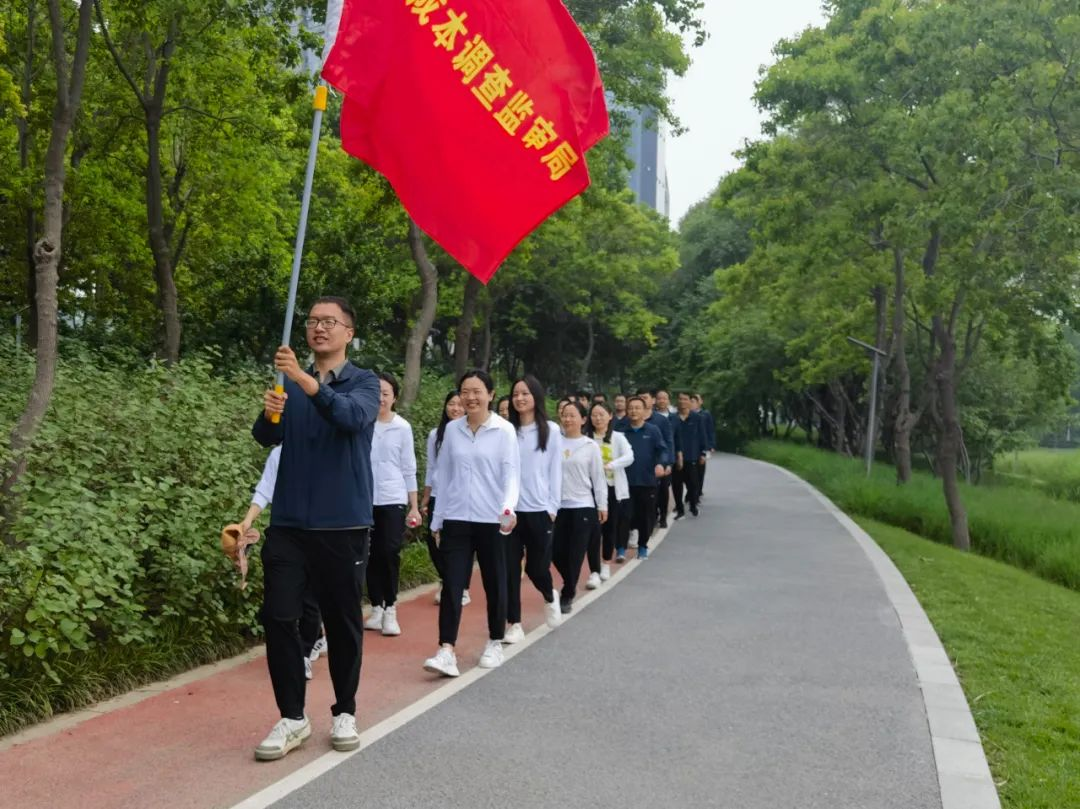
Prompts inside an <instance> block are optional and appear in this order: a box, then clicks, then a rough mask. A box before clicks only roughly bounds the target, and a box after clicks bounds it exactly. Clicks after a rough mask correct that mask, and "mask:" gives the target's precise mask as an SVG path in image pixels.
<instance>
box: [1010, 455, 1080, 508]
mask: <svg viewBox="0 0 1080 809" xmlns="http://www.w3.org/2000/svg"><path fill="white" fill-rule="evenodd" d="M993 479H994V481H995V482H999V483H1003V484H1006V485H1013V486H1025V487H1029V488H1034V489H1038V490H1039V491H1041V492H1043V493H1045V494H1048V495H1050V496H1051V497H1056V498H1058V499H1061V500H1072V501H1073V502H1076V503H1080V450H1076V449H1029V450H1023V451H1020V452H1010V453H1007V454H1005V455H1002V456H1000V457H999V458H997V460H995V461H994V471H993Z"/></svg>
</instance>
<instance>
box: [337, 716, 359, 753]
mask: <svg viewBox="0 0 1080 809" xmlns="http://www.w3.org/2000/svg"><path fill="white" fill-rule="evenodd" d="M330 744H332V745H333V746H334V749H335V750H337V751H338V752H339V753H348V752H349V751H350V750H355V749H356V748H357V747H359V746H360V734H359V733H357V732H356V717H355V716H353V715H352V714H351V713H339V714H338V715H337V716H335V717H334V725H333V727H332V728H331V729H330Z"/></svg>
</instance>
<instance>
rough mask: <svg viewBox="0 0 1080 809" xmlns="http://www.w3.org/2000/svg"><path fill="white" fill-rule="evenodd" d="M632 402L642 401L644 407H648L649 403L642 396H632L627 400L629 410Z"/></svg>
mask: <svg viewBox="0 0 1080 809" xmlns="http://www.w3.org/2000/svg"><path fill="white" fill-rule="evenodd" d="M631 402H641V406H642V407H648V405H647V404H645V400H644V399H642V398H641V397H640V396H631V397H630V398H629V399H627V400H626V408H627V410H629V409H630V403H631Z"/></svg>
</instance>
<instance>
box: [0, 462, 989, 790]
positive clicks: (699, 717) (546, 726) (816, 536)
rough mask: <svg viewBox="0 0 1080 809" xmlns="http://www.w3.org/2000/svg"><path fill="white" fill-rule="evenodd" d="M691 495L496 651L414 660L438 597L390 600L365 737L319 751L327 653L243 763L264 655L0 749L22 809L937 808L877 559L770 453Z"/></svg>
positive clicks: (468, 635) (263, 694)
mask: <svg viewBox="0 0 1080 809" xmlns="http://www.w3.org/2000/svg"><path fill="white" fill-rule="evenodd" d="M706 492H707V494H706V500H705V508H704V510H703V512H702V516H701V517H700V518H697V519H693V518H688V519H686V520H683V521H680V522H678V523H675V524H674V527H673V528H672V530H671V531H670V532H669V534H668V535H667V536H666V537H664V539H663V542H662V545H661V546H660V547H658V548H657V550H656V552H655V553H654V554H653V555H652V556H651V558H650V559H649V560H648V561H647V562H645V563H634V564H632V565H628V566H625V567H624V568H622V569H621V570H620V571H619V573H618V575H617V576H616V577H615V578H614V579H613V580H612V581H611V582H610V583H609V584H607V585H605V586H604V587H603V588H602V589H601V590H600V591H598V593H597V594H594V595H590V596H589V597H588V598H586V599H585V600H584V603H583V604H582V605H581V607H580V608H579V609H576V610H575V612H574V614H573V616H572V618H571V619H570V620H569V621H567V622H566V624H565V625H564V626H563V627H561V628H559V629H558V630H556V631H553V632H551V631H548V630H547V629H546V628H541V624H542V618H541V605H540V600H539V597H538V596H537V595H536V594H535V593H534V592H531V590H530V589H529V588H525V592H526V593H527V594H528V596H529V598H530V600H529V602H528V604H527V618H526V629H527V630H529V629H534V628H536V631H535V632H534V633H533V634H531V635H530V638H528V639H527V641H526V643H525V644H523V645H522V646H520V647H515V649H514V650H513V652H512V654H511V655H510V657H509V658H508V660H507V662H506V663H505V664H504V665H503V666H502V668H500V669H498V670H495V671H492V672H485V673H481V671H480V670H476V671H474V672H472V673H469V674H465V675H464V676H463V677H462V678H461V679H460V680H457V681H453V682H450V683H447V682H446V681H440V680H435V679H432V678H431V677H430V676H429V675H426V674H425V673H424V672H423V671H421V669H420V663H421V662H422V659H423V657H424V656H426V655H427V654H429V653H430V652H431V651H432V650H433V649H434V637H435V620H436V611H435V609H434V608H433V607H432V606H431V604H430V597H429V595H428V594H427V593H425V594H424V595H423V597H421V598H417V599H416V600H415V601H413V602H410V603H409V604H406V605H403V606H402V607H401V608H400V612H401V617H402V625H403V629H404V630H405V635H404V636H403V637H402V638H394V639H390V638H382V637H379V636H375V635H373V634H372V633H368V634H367V638H366V640H367V641H368V642H367V643H366V644H365V660H364V673H363V681H362V685H361V699H360V704H361V706H362V707H361V716H360V724H361V727H362V728H363V729H366V732H365V735H364V738H365V746H364V747H363V748H362V749H361V750H360V751H359V753H357V754H353V755H351V756H342V755H339V754H334V753H331V752H328V744H327V743H326V738H325V737H326V735H327V734H328V726H329V717H328V716H327V715H326V713H327V712H326V710H325V707H324V706H326V705H328V704H329V695H328V683H327V680H328V678H327V676H326V670H325V663H324V662H320V663H319V664H318V666H317V667H318V673H317V678H316V680H315V681H314V687H313V689H312V693H311V696H310V698H309V711H310V712H311V714H312V717H313V721H314V722H315V732H314V734H313V736H312V738H311V739H310V740H309V741H308V742H307V743H306V744H305V746H304V748H303V749H302V750H300V751H298V752H296V753H292V754H290V755H289V757H288V758H287V759H285V761H283V762H278V763H273V764H261V765H260V764H256V763H255V762H253V761H252V760H251V749H252V747H253V746H254V744H255V743H256V742H257V741H258V739H259V738H260V737H261V735H262V734H263V733H264V732H265V730H266V729H267V727H268V726H269V724H271V723H272V720H273V718H274V717H273V716H272V714H273V700H272V697H271V694H270V689H269V684H268V682H267V677H266V673H265V662H264V661H263V660H261V659H256V660H252V661H250V662H247V663H245V664H242V665H238V666H234V667H232V668H229V669H228V670H226V671H223V672H219V673H216V674H214V675H212V676H209V677H206V678H203V679H200V680H197V681H196V682H194V683H191V684H188V685H185V686H183V687H182V688H178V689H172V690H168V691H165V692H163V693H159V694H155V695H154V696H152V697H151V698H150V699H147V700H144V701H143V702H140V703H139V704H137V705H133V706H130V707H127V708H123V709H121V710H117V711H112V712H109V713H106V714H104V715H101V716H97V717H95V718H93V719H91V720H89V721H86V722H83V723H82V724H79V725H77V726H76V727H74V728H71V729H68V730H66V731H64V732H61V733H56V734H52V735H50V736H46V737H45V738H39V739H36V740H34V741H31V742H28V743H25V744H20V745H18V746H14V747H9V748H8V749H0V782H2V783H3V784H4V792H5V799H6V800H10V801H11V805H12V806H19V807H20V808H21V809H35V808H36V807H45V806H57V805H69V806H79V807H88V808H91V807H111V808H113V809H115V808H117V807H129V806H130V807H151V806H152V807H162V808H163V809H169V808H170V807H198V809H205V807H223V808H226V807H231V806H234V805H237V804H238V803H240V802H241V801H243V800H244V799H245V798H248V800H247V801H245V802H244V803H243V806H245V807H255V806H267V805H274V806H280V807H325V808H326V809H335V808H336V807H354V806H358V805H359V806H377V807H383V808H384V809H391V808H392V807H433V806H437V807H487V806H492V807H495V806H499V807H501V806H504V805H506V804H508V803H512V804H513V805H515V806H519V807H544V809H548V807H550V806H552V805H567V806H574V805H580V806H590V807H609V806H610V807H619V808H620V809H626V808H630V809H634V808H635V807H660V806H665V807H668V806H672V807H713V806H715V807H731V808H732V809H757V807H761V809H781V808H784V807H792V808H793V809H794V807H798V808H799V809H810V808H811V807H822V809H826V808H827V809H844V808H845V807H850V808H851V809H891V807H896V809H923V808H925V809H940V807H942V798H941V794H942V791H941V788H940V787H939V773H938V767H937V766H936V765H935V745H936V744H937V743H938V740H937V739H936V738H935V740H934V741H933V742H932V740H931V734H930V730H929V726H928V719H927V709H926V704H925V702H924V696H923V690H922V689H920V681H919V677H918V676H917V674H916V665H915V663H913V659H912V653H911V652H909V647H908V640H905V637H904V634H903V632H902V628H901V619H900V617H898V612H897V609H895V608H894V605H893V603H892V602H890V599H889V597H888V595H887V594H886V590H885V586H884V585H883V583H882V579H881V578H880V577H879V575H878V573H877V572H876V571H875V569H874V567H873V565H872V564H871V560H870V558H869V557H868V556H867V554H866V553H864V551H863V550H862V549H861V548H860V547H859V544H858V543H857V542H856V541H855V539H854V538H853V537H852V535H851V534H850V533H849V532H848V530H847V529H846V528H845V527H844V526H842V525H841V524H840V522H838V521H837V519H836V517H835V516H834V515H833V514H832V513H830V511H828V510H827V509H826V507H825V506H824V505H823V504H822V503H821V502H820V501H819V500H818V499H816V498H815V497H814V496H813V495H812V493H811V492H810V491H809V490H808V489H807V488H806V487H805V486H804V485H802V484H801V483H799V482H798V481H795V480H793V479H791V478H790V477H788V476H787V475H785V474H784V473H782V472H780V471H779V470H776V469H774V468H771V467H768V466H765V465H763V464H757V463H755V462H751V461H747V460H744V459H739V458H735V457H718V458H716V459H714V460H713V462H712V463H711V464H710V470H709V475H708V480H707V483H706ZM477 584H478V582H477ZM475 592H476V594H477V595H479V598H476V600H475V603H474V605H472V606H470V607H469V608H467V609H466V611H465V612H466V626H465V632H464V635H463V640H462V644H461V646H460V647H459V659H461V660H462V662H468V663H470V664H471V663H472V662H474V660H475V657H476V655H477V654H478V653H479V651H480V648H481V646H482V639H483V635H484V631H483V626H482V624H483V597H482V594H481V591H480V590H479V588H477V590H476V591H475ZM900 615H901V616H902V615H903V613H900ZM905 623H906V621H905ZM380 723H381V724H380ZM976 738H977V737H976ZM287 776H288V777H289V780H287V781H286V782H285V783H280V782H279V780H280V779H285V778H286V777H287ZM260 790H263V791H261V792H260ZM249 796H254V797H249ZM275 801H276V802H275ZM962 805H965V804H963V803H959V802H957V803H950V802H949V801H947V802H946V806H945V809H952V807H953V806H962ZM968 805H972V806H975V805H978V806H984V805H985V806H988V805H991V804H989V803H979V804H974V803H970V804H968Z"/></svg>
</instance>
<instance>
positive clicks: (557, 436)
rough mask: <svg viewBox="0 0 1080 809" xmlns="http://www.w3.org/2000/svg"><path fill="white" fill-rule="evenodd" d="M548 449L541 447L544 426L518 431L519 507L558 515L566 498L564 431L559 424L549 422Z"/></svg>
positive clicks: (518, 508) (523, 509)
mask: <svg viewBox="0 0 1080 809" xmlns="http://www.w3.org/2000/svg"><path fill="white" fill-rule="evenodd" d="M547 424H548V440H547V448H546V449H545V450H543V451H541V450H540V428H539V427H538V426H537V424H536V422H533V423H532V424H527V425H524V426H522V427H520V428H519V429H518V431H517V437H518V452H519V453H520V455H521V495H520V496H519V497H518V505H517V510H518V511H522V512H530V511H546V512H548V513H549V514H555V513H556V512H557V511H558V510H559V503H560V502H561V500H562V433H561V432H559V425H558V424H556V423H555V422H553V421H549V422H548V423H547Z"/></svg>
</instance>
